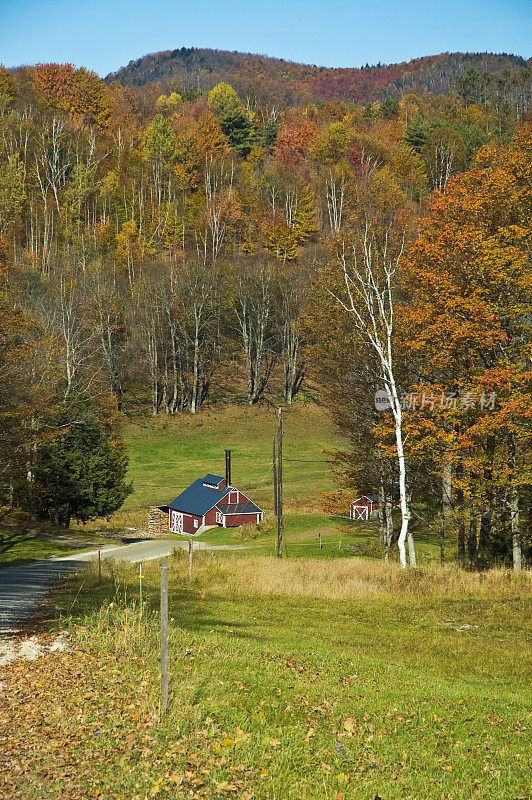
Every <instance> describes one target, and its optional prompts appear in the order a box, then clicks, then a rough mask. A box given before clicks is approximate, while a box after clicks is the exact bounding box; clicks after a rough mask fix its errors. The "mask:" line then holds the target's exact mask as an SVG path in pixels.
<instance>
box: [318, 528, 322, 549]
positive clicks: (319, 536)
mask: <svg viewBox="0 0 532 800" xmlns="http://www.w3.org/2000/svg"><path fill="white" fill-rule="evenodd" d="M319 537H320V550H321V548H322V544H321V531H320V533H319Z"/></svg>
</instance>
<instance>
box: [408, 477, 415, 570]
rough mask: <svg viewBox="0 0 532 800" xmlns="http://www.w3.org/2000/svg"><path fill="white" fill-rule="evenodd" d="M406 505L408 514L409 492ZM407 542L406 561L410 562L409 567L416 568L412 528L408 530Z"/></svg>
mask: <svg viewBox="0 0 532 800" xmlns="http://www.w3.org/2000/svg"><path fill="white" fill-rule="evenodd" d="M407 503H408V510H409V514H410V504H411V503H412V492H410V491H409V492H408V494H407ZM407 541H408V560H409V562H410V566H411V567H417V561H416V550H415V547H414V537H413V535H412V526H410V527H409V528H408V535H407Z"/></svg>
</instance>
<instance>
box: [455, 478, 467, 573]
mask: <svg viewBox="0 0 532 800" xmlns="http://www.w3.org/2000/svg"><path fill="white" fill-rule="evenodd" d="M462 475H463V467H462V464H461V463H458V465H457V467H456V478H457V482H458V483H459V481H460V479H461V478H462ZM456 504H457V506H458V566H459V568H460V569H465V519H464V490H463V488H462V486H461V485H458V486H457V487H456Z"/></svg>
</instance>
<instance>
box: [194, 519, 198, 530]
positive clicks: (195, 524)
mask: <svg viewBox="0 0 532 800" xmlns="http://www.w3.org/2000/svg"><path fill="white" fill-rule="evenodd" d="M194 527H195V528H197V527H198V520H197V519H195V520H194Z"/></svg>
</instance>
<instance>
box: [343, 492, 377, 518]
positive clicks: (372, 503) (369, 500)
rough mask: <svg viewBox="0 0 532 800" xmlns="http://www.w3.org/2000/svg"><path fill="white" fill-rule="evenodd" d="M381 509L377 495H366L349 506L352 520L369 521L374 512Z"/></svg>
mask: <svg viewBox="0 0 532 800" xmlns="http://www.w3.org/2000/svg"><path fill="white" fill-rule="evenodd" d="M378 508H379V498H378V495H376V494H364V495H362V497H357V499H356V500H353V501H352V502H351V505H350V506H349V517H350V519H355V520H357V519H361V520H368V519H369V518H370V516H371V514H372V512H373V511H377V510H378Z"/></svg>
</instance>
